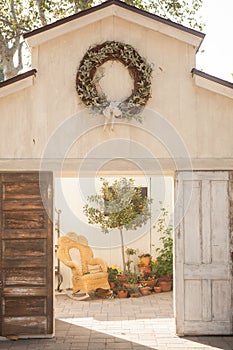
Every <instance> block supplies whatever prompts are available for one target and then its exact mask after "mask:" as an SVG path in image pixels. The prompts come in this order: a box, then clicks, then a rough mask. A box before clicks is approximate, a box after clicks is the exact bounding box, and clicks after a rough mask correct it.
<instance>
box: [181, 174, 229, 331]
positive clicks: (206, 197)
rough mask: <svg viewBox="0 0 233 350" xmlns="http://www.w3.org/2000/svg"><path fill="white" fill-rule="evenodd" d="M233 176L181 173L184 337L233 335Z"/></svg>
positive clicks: (182, 328)
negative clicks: (232, 241) (232, 254)
mask: <svg viewBox="0 0 233 350" xmlns="http://www.w3.org/2000/svg"><path fill="white" fill-rule="evenodd" d="M231 178H232V177H231V173H229V172H227V171H223V172H222V171H216V172H192V173H191V172H190V173H189V172H180V173H179V174H177V178H176V189H175V191H176V195H177V198H179V199H178V201H177V203H176V205H177V206H176V208H177V213H175V214H176V215H175V217H176V219H175V226H176V230H175V268H176V280H175V303H176V307H175V309H176V327H177V333H178V334H180V335H200V334H232V301H231V295H232V273H231V269H232V263H231V259H230V251H231V247H230V232H231V221H232V219H230V213H231V211H232V208H231V201H230V198H231V196H232V194H231V193H230V189H231V188H232V180H231ZM229 193H230V196H229Z"/></svg>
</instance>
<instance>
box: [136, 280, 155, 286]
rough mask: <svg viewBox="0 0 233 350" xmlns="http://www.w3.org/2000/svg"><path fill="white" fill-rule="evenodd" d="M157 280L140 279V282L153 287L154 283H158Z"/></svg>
mask: <svg viewBox="0 0 233 350" xmlns="http://www.w3.org/2000/svg"><path fill="white" fill-rule="evenodd" d="M156 282H157V280H156V279H154V280H150V281H140V283H142V284H145V285H147V286H148V287H150V288H153V287H154V285H155V284H156Z"/></svg>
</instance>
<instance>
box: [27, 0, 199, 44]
mask: <svg viewBox="0 0 233 350" xmlns="http://www.w3.org/2000/svg"><path fill="white" fill-rule="evenodd" d="M109 16H118V17H120V18H122V19H125V20H128V21H130V22H134V23H137V24H139V25H142V26H145V27H147V28H150V29H152V30H155V31H159V32H161V33H163V34H165V35H168V36H171V37H175V38H176V39H179V40H182V41H185V42H187V43H189V44H191V45H194V46H195V48H196V50H198V48H199V46H200V44H201V42H202V41H203V39H204V37H205V34H204V33H201V32H198V31H196V30H194V29H191V28H187V27H184V26H183V25H181V24H178V23H175V22H172V21H170V20H167V19H165V18H162V17H159V16H157V15H154V14H152V13H149V12H146V11H144V10H141V9H138V8H136V7H134V6H130V5H128V4H126V3H123V2H121V1H119V0H109V1H106V2H104V3H102V4H101V5H97V6H95V7H92V8H90V9H88V10H85V11H81V12H79V13H77V14H74V15H72V16H69V17H66V18H63V19H61V20H58V21H56V22H53V23H51V24H49V25H47V26H44V27H41V28H38V29H35V30H34V31H32V32H29V33H26V34H24V38H25V40H26V41H27V42H28V44H29V46H31V47H34V46H38V45H40V44H42V43H44V42H46V41H48V40H51V39H53V38H56V37H58V36H60V35H63V34H66V33H68V32H71V31H73V30H77V29H79V28H82V27H84V26H86V25H88V24H92V23H94V22H96V21H98V20H102V19H104V18H106V17H109Z"/></svg>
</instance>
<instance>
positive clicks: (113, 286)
mask: <svg viewBox="0 0 233 350" xmlns="http://www.w3.org/2000/svg"><path fill="white" fill-rule="evenodd" d="M108 283H109V285H110V289H113V288H115V287H116V283H115V282H113V281H109V282H108Z"/></svg>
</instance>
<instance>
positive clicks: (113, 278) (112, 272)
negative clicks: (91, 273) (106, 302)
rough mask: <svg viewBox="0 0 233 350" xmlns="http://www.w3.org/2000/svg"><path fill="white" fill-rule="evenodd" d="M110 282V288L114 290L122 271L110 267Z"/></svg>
mask: <svg viewBox="0 0 233 350" xmlns="http://www.w3.org/2000/svg"><path fill="white" fill-rule="evenodd" d="M107 271H108V282H109V285H110V288H111V289H113V288H114V287H115V285H116V279H117V275H118V274H119V273H120V270H119V269H118V268H117V267H116V266H115V265H113V266H108V270H107Z"/></svg>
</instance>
